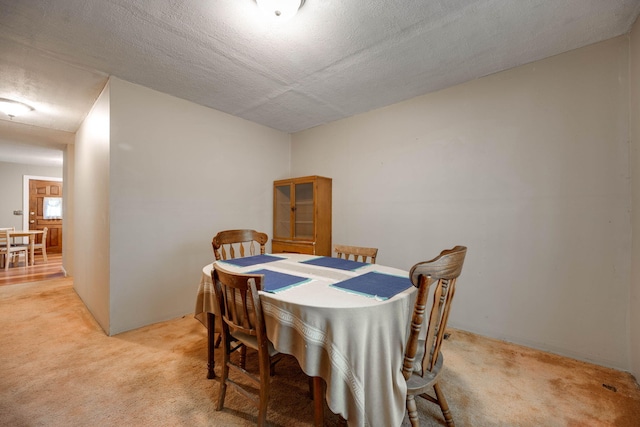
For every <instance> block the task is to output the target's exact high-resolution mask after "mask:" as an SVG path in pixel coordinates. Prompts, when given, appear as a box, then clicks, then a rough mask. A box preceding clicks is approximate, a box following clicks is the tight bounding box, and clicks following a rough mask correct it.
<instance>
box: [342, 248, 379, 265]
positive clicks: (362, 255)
mask: <svg viewBox="0 0 640 427" xmlns="http://www.w3.org/2000/svg"><path fill="white" fill-rule="evenodd" d="M333 250H334V251H335V252H336V254H337V255H338V258H344V259H349V256H352V257H353V260H354V261H359V260H360V259H361V261H360V262H368V263H370V264H375V263H376V256H378V248H365V247H359V246H346V245H335V246H334V248H333ZM367 258H369V259H370V260H369V261H367Z"/></svg>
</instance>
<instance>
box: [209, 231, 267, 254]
mask: <svg viewBox="0 0 640 427" xmlns="http://www.w3.org/2000/svg"><path fill="white" fill-rule="evenodd" d="M267 240H269V236H267V234H266V233H261V232H259V231H255V230H225V231H221V232H219V233H218V234H216V235H215V236H214V237H213V240H212V241H211V246H213V254H214V255H215V257H216V261H220V260H225V259H227V252H228V253H229V256H230V257H231V258H232V259H233V258H235V257H236V248H235V247H234V245H235V246H237V248H238V251H239V257H241V258H242V257H244V256H245V247H244V245H245V244H248V245H249V255H256V253H255V252H256V248H255V243H256V242H257V243H258V244H259V245H260V254H264V252H265V245H266V244H267Z"/></svg>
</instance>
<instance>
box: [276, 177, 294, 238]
mask: <svg viewBox="0 0 640 427" xmlns="http://www.w3.org/2000/svg"><path fill="white" fill-rule="evenodd" d="M274 199H275V200H274V203H275V212H274V214H275V224H274V225H275V226H274V230H273V233H274V237H281V238H285V239H290V238H291V235H292V229H291V224H292V220H291V219H292V217H293V212H292V210H291V185H290V184H286V185H278V186H276V188H275V198H274Z"/></svg>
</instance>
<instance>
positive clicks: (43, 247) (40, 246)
mask: <svg viewBox="0 0 640 427" xmlns="http://www.w3.org/2000/svg"><path fill="white" fill-rule="evenodd" d="M48 232H49V228H47V227H44V228H43V229H42V240H41V241H40V243H37V242H36V243H34V244H33V251H34V259H32V260H31V264H32V265H35V263H36V260H35V253H36V252H37V251H40V252H41V253H42V259H43V260H44V263H45V264H46V263H47V262H48V260H47V233H48ZM35 238H36V239H37V238H38V236H37V235H36V236H35ZM16 246H26V247H27V248H28V249H30V248H29V244H28V243H19V244H17V245H16Z"/></svg>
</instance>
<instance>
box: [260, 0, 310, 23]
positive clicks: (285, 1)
mask: <svg viewBox="0 0 640 427" xmlns="http://www.w3.org/2000/svg"><path fill="white" fill-rule="evenodd" d="M256 3H258V7H259V8H260V10H261V11H262V13H264V14H265V15H266V16H267V17H268V18H269V19H270V20H271V21H274V22H287V21H288V20H290V19H291V18H293V17H294V16H295V15H296V13H298V9H300V8H301V7H302V5H303V4H304V0H256Z"/></svg>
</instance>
